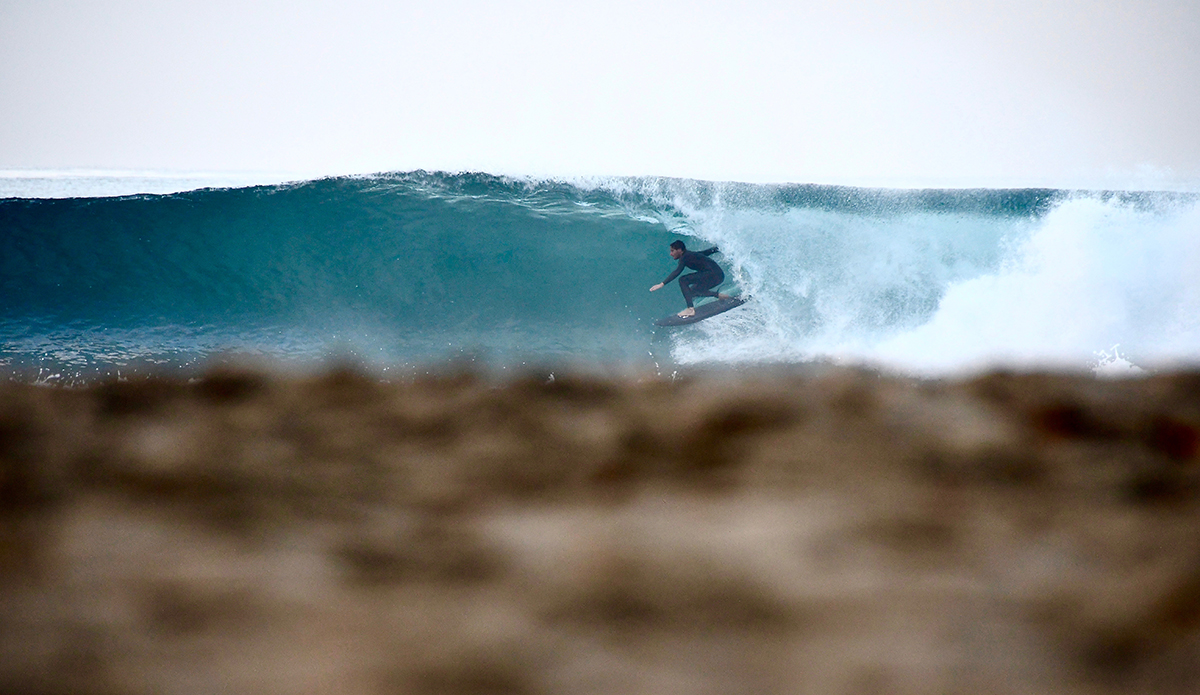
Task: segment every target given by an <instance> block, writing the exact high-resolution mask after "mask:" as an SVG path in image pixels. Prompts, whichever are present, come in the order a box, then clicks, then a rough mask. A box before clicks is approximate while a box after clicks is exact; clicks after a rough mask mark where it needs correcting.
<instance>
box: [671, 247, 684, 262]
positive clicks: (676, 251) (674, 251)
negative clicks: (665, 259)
mask: <svg viewBox="0 0 1200 695" xmlns="http://www.w3.org/2000/svg"><path fill="white" fill-rule="evenodd" d="M682 255H683V249H671V258H674V259H675V260H679V257H680V256H682Z"/></svg>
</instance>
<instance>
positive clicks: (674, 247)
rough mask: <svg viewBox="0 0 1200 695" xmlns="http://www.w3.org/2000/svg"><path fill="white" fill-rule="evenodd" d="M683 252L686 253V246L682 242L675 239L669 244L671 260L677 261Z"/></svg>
mask: <svg viewBox="0 0 1200 695" xmlns="http://www.w3.org/2000/svg"><path fill="white" fill-rule="evenodd" d="M684 251H687V246H686V245H685V244H684V243H683V242H682V241H680V240H678V239H676V240H675V241H672V242H671V258H674V259H676V260H678V259H679V257H680V256H682V255H683V252H684Z"/></svg>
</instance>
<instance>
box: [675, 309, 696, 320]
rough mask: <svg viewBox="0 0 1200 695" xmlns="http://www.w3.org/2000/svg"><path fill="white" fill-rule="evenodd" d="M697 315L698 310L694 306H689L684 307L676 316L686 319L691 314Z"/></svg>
mask: <svg viewBox="0 0 1200 695" xmlns="http://www.w3.org/2000/svg"><path fill="white" fill-rule="evenodd" d="M695 315H696V310H695V309H693V308H692V307H688V308H686V309H684V310H683V311H681V312H679V313H678V314H676V316H678V317H679V318H681V319H686V318H687V317H689V316H695Z"/></svg>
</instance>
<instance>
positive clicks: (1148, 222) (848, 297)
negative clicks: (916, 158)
mask: <svg viewBox="0 0 1200 695" xmlns="http://www.w3.org/2000/svg"><path fill="white" fill-rule="evenodd" d="M149 179H153V177H149ZM149 179H148V180H149ZM0 183H2V182H0ZM119 183H120V182H118V184H119ZM85 184H86V185H85ZM135 184H136V185H138V190H142V191H150V192H138V193H128V192H126V193H122V192H121V190H122V189H121V186H120V185H117V184H114V185H113V186H110V187H108V188H105V187H104V186H98V185H97V183H96V181H91V182H88V181H80V180H76V179H72V178H71V177H69V176H67V177H60V178H59V179H57V180H55V181H49V182H47V181H42V182H41V183H40V184H38V185H37V186H30V185H25V186H24V187H14V186H13V185H11V183H10V185H9V187H8V188H7V189H2V188H0V197H2V198H3V199H0V376H5V377H7V378H9V379H17V380H23V381H36V382H43V383H60V384H66V385H76V384H83V383H87V382H89V381H93V380H97V379H103V378H112V377H119V378H123V377H128V376H131V375H134V374H138V373H146V372H154V373H167V374H174V375H180V376H185V377H186V376H191V375H195V374H198V373H200V372H201V371H203V370H204V369H207V368H210V367H211V366H212V365H214V364H219V363H225V362H229V361H252V362H254V361H257V362H266V363H268V364H270V365H272V366H275V367H277V368H285V369H286V368H299V369H303V368H307V367H312V366H315V365H327V364H330V363H345V362H350V363H354V364H356V365H359V366H361V367H363V368H366V369H370V370H374V371H375V372H377V373H379V374H381V375H382V376H384V377H385V378H386V377H395V378H404V377H406V376H410V375H417V374H421V373H425V372H429V371H431V370H442V369H446V368H453V367H455V366H456V365H464V364H466V365H471V366H472V367H473V368H478V369H487V370H498V371H501V372H505V371H514V372H516V371H529V370H544V371H547V372H549V373H551V374H552V373H553V372H554V370H560V369H583V370H600V371H605V372H609V371H619V372H633V373H652V374H658V375H663V376H669V375H673V374H677V373H679V372H680V371H681V370H687V369H689V368H734V369H738V368H743V367H747V366H751V367H752V366H757V365H778V364H788V365H798V364H830V363H832V364H840V365H859V366H864V367H868V368H874V369H880V370H885V371H889V372H894V373H900V374H913V375H920V376H934V377H937V376H945V375H956V374H963V373H970V372H977V371H981V370H987V369H1044V368H1051V369H1062V370H1074V371H1086V370H1092V371H1095V372H1097V373H1098V374H1113V375H1124V374H1137V373H1144V372H1152V371H1155V370H1162V369H1169V368H1173V367H1180V366H1189V365H1190V366H1195V365H1197V364H1200V196H1198V195H1196V194H1189V193H1168V192H1131V191H1068V190H1054V189H1013V190H1007V189H1006V190H998V189H974V190H891V189H877V188H855V187H844V186H823V185H799V184H780V185H765V184H741V183H722V182H711V181H696V180H685V179H670V178H655V177H618V178H595V179H582V178H581V179H570V180H543V179H532V178H529V179H526V178H512V177H502V176H493V175H489V174H483V173H460V174H447V173H436V172H432V173H431V172H405V173H388V174H378V175H372V176H354V177H332V178H323V179H316V180H308V181H298V182H287V183H272V184H259V185H249V184H246V185H242V184H237V185H230V186H227V187H225V186H212V187H207V188H192V189H191V190H172V188H173V187H174V188H188V187H192V186H196V185H204V184H205V182H204V181H203V180H199V181H197V180H191V179H187V180H180V181H174V182H172V181H167V180H160V181H158V183H157V184H155V183H154V181H149V183H147V182H144V181H134V182H132V183H131V182H130V181H125V182H124V184H123V185H125V186H126V187H128V186H130V185H135ZM156 186H157V187H156ZM674 239H682V240H683V241H684V242H685V243H687V245H688V247H689V248H696V249H700V248H706V247H708V246H711V245H716V246H718V247H719V249H720V253H719V254H718V255H715V256H713V258H714V259H715V260H717V261H718V262H719V263H720V264H721V265H722V267H723V268H725V270H726V277H727V279H726V283H725V285H724V286H722V288H721V289H722V291H724V292H726V293H729V294H735V295H740V296H744V297H749V298H750V301H749V302H748V303H746V304H745V305H744V306H742V307H739V308H738V309H735V310H733V311H730V312H727V313H726V314H723V315H721V316H718V317H716V318H713V319H710V320H708V321H705V322H702V323H699V324H696V325H694V326H689V327H684V328H658V327H656V326H655V325H654V320H655V319H658V318H660V317H662V316H665V315H667V314H670V313H674V312H676V311H678V310H680V309H681V308H683V306H684V304H683V299H682V296H681V294H680V292H679V289H678V285H677V284H672V285H671V286H668V287H666V288H664V289H663V290H661V291H659V292H655V293H651V292H649V291H648V290H649V288H650V286H651V285H653V284H655V283H657V282H660V281H661V280H662V279H663V278H664V277H666V275H667V274H668V273H669V272H670V271H671V270H672V268H673V267H674V262H673V261H672V260H671V259H670V257H669V255H668V253H667V248H668V244H669V243H670V242H671V241H672V240H674Z"/></svg>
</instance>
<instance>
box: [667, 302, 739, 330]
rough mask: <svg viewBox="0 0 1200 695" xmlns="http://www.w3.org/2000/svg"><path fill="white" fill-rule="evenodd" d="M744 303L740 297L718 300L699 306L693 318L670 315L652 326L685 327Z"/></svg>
mask: <svg viewBox="0 0 1200 695" xmlns="http://www.w3.org/2000/svg"><path fill="white" fill-rule="evenodd" d="M747 299H748V298H747ZM745 303H746V299H743V298H742V297H730V298H729V299H718V300H716V301H714V302H708V303H707V304H701V305H700V306H698V307H696V313H695V315H693V316H688V317H687V318H681V317H679V316H677V315H675V314H671V315H670V316H664V317H662V318H661V319H659V320H657V321H655V322H654V325H656V326H686V325H688V324H690V323H696V322H698V321H703V320H704V319H710V318H712V317H714V316H716V315H717V314H723V313H725V312H726V311H729V310H730V309H734V308H737V307H739V306H741V305H743V304H745Z"/></svg>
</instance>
